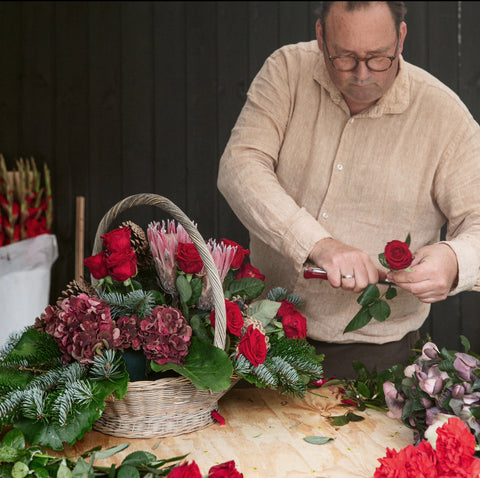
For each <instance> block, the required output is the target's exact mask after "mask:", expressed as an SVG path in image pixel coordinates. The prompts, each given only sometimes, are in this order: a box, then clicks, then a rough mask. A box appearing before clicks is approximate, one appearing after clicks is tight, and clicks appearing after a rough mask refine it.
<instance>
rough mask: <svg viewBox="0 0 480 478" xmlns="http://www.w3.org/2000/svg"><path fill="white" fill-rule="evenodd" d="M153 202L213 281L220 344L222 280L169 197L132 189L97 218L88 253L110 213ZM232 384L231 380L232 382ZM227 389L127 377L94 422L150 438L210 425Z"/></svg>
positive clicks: (104, 428) (223, 315)
mask: <svg viewBox="0 0 480 478" xmlns="http://www.w3.org/2000/svg"><path fill="white" fill-rule="evenodd" d="M142 205H143V206H156V207H159V208H161V209H163V210H164V211H166V212H167V213H169V214H170V215H171V216H172V217H173V218H174V219H176V220H177V221H178V222H179V223H180V224H181V225H182V226H183V227H184V228H185V230H186V231H187V233H188V234H189V236H190V238H191V239H192V241H193V243H194V244H195V246H196V247H197V250H198V252H199V254H200V257H201V258H202V260H203V263H204V264H205V269H206V271H207V275H208V278H209V280H210V283H211V285H212V291H213V303H214V307H215V314H216V318H217V320H216V324H215V338H214V345H215V346H217V347H219V348H221V349H223V348H224V347H225V338H226V312H225V301H224V296H223V289H222V283H221V281H220V277H219V275H218V271H217V268H216V267H215V263H214V262H213V259H212V256H211V255H210V252H209V251H208V248H207V245H206V243H205V241H204V240H203V238H202V236H201V235H200V233H199V232H198V230H197V228H196V227H195V225H194V224H193V223H192V221H190V219H189V218H188V217H187V216H186V215H185V214H184V213H183V212H182V211H181V210H180V209H179V208H178V207H177V206H175V204H173V203H172V202H171V201H170V200H168V199H166V198H164V197H162V196H158V195H156V194H136V195H133V196H130V197H127V198H125V199H123V200H122V201H120V202H119V203H117V204H116V205H115V206H113V207H112V208H111V209H110V210H109V211H108V212H107V213H106V214H105V216H104V217H103V219H102V220H101V222H100V224H99V226H98V229H97V233H96V236H95V243H94V246H93V254H97V253H99V252H100V251H101V249H102V241H101V236H102V234H104V233H105V232H107V231H108V228H109V226H110V225H111V223H112V222H113V221H114V219H115V218H116V217H117V216H118V215H119V214H120V213H121V212H123V211H125V210H127V209H129V208H131V207H134V206H142ZM232 385H233V382H232ZM225 393H226V390H223V391H221V392H210V391H208V390H199V389H197V388H196V387H195V386H194V385H193V384H192V383H191V382H190V380H188V379H186V378H184V377H175V378H163V379H159V380H155V381H140V382H130V383H129V384H128V389H127V394H126V396H125V397H124V398H123V399H121V400H113V401H107V402H106V407H105V410H104V412H103V414H102V416H101V417H100V418H99V419H98V420H97V421H96V422H95V423H94V425H93V428H94V429H95V430H97V431H100V432H102V433H106V434H108V435H113V436H118V437H132V438H153V437H167V436H175V435H181V434H183V433H189V432H193V431H196V430H200V429H202V428H205V427H207V426H208V425H211V424H212V423H213V422H214V420H213V419H212V411H213V410H216V409H217V408H218V403H217V402H218V400H219V399H220V397H221V396H222V395H224V394H225Z"/></svg>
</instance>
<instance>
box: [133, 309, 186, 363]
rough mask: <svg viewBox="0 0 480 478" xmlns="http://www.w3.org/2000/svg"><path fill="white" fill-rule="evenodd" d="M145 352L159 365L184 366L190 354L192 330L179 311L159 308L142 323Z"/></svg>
mask: <svg viewBox="0 0 480 478" xmlns="http://www.w3.org/2000/svg"><path fill="white" fill-rule="evenodd" d="M140 330H141V332H140V334H141V337H142V342H143V351H144V353H145V356H146V357H147V359H149V360H153V361H154V362H156V363H158V364H164V363H168V362H173V363H176V364H178V365H183V362H184V360H185V357H186V356H187V354H188V348H189V346H190V340H191V336H192V329H191V327H190V326H189V325H188V324H187V321H186V320H185V318H184V317H183V315H182V314H181V312H180V311H179V310H178V309H175V308H173V307H169V306H163V305H162V306H157V307H155V308H154V309H153V311H152V313H151V314H150V315H148V316H145V317H144V319H143V320H142V321H141V322H140Z"/></svg>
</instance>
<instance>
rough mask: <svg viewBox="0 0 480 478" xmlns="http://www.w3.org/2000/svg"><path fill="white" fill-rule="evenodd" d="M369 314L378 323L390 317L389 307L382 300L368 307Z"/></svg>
mask: <svg viewBox="0 0 480 478" xmlns="http://www.w3.org/2000/svg"><path fill="white" fill-rule="evenodd" d="M370 314H371V315H372V316H373V318H374V319H375V320H378V322H383V321H385V320H386V319H387V318H388V317H389V316H390V306H389V305H388V304H387V303H386V302H385V301H384V300H377V301H376V302H374V303H373V304H372V306H371V307H370Z"/></svg>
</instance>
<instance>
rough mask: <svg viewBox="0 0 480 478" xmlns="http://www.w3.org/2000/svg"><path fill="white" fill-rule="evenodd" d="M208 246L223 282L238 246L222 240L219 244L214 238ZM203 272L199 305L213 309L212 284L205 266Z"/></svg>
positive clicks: (203, 308) (206, 308)
mask: <svg viewBox="0 0 480 478" xmlns="http://www.w3.org/2000/svg"><path fill="white" fill-rule="evenodd" d="M207 248H208V250H209V252H210V254H211V255H212V258H213V262H214V263H215V267H216V268H217V271H218V275H219V276H220V282H221V283H222V284H223V281H224V280H225V277H226V276H227V273H228V271H229V270H230V267H231V265H232V262H233V260H234V259H235V254H236V250H237V248H236V247H233V246H230V245H228V244H225V243H222V242H221V243H219V244H218V243H217V242H216V241H215V240H214V239H210V240H209V241H208V242H207ZM202 274H204V275H203V278H202V294H201V295H200V298H199V299H198V307H199V308H200V309H202V310H212V309H213V298H212V285H211V284H210V280H209V278H208V276H207V274H206V273H205V267H204V268H203V270H202Z"/></svg>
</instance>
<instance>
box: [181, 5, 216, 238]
mask: <svg viewBox="0 0 480 478" xmlns="http://www.w3.org/2000/svg"><path fill="white" fill-rule="evenodd" d="M216 39H217V4H216V3H215V2H187V3H186V55H187V56H186V61H187V85H186V87H187V121H186V126H187V148H188V149H187V177H186V182H185V184H184V185H183V186H184V188H185V189H186V194H187V211H188V212H187V214H188V215H189V217H190V218H191V219H192V220H194V221H195V222H198V229H199V231H200V233H201V234H202V235H203V236H204V237H206V238H208V237H212V236H213V235H214V231H215V214H216V200H215V199H216V194H217V193H216V183H217V181H216V170H217V163H218V151H217V146H216V145H217V127H218V124H217V98H216V96H217V42H216Z"/></svg>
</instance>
